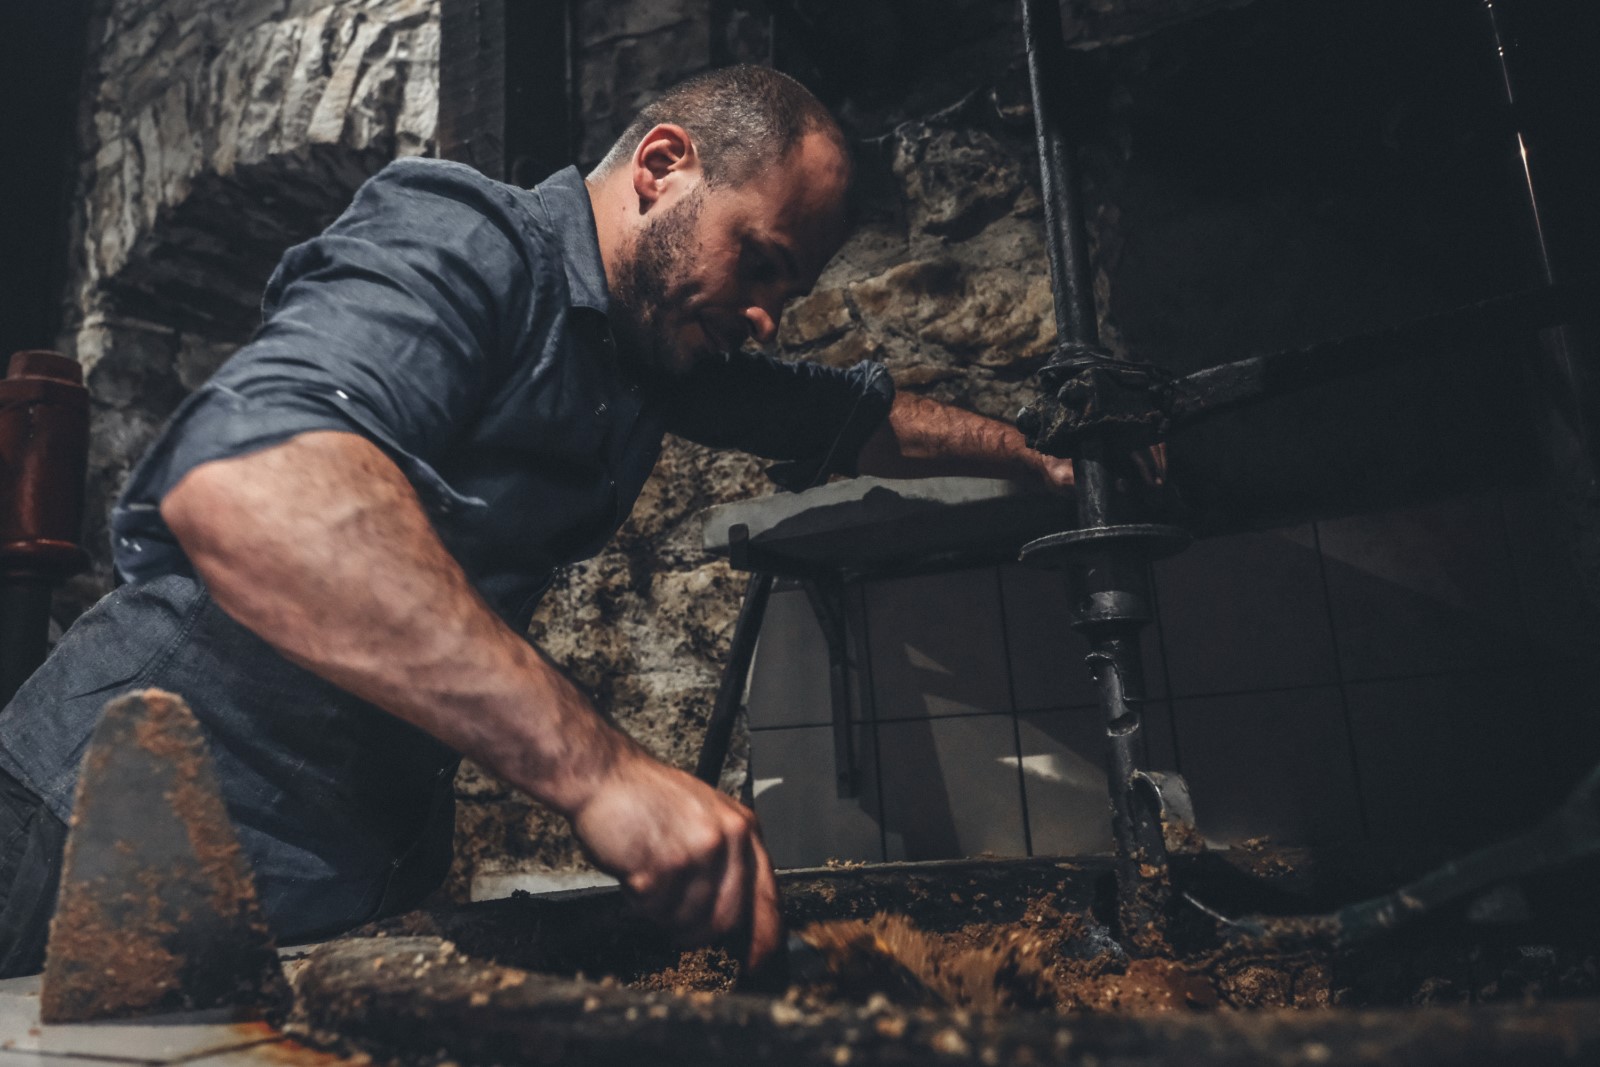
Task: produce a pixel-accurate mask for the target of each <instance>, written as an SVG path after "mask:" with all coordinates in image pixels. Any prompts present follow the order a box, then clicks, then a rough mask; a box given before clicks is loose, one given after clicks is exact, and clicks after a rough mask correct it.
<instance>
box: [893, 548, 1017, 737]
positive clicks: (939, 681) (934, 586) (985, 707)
mask: <svg viewBox="0 0 1600 1067" xmlns="http://www.w3.org/2000/svg"><path fill="white" fill-rule="evenodd" d="M865 594H866V607H867V624H868V628H869V640H870V648H871V673H872V685H873V694H874V700H875V704H876V713H877V717H878V719H879V720H880V721H881V720H883V719H904V718H921V717H926V716H938V715H960V714H969V713H974V712H995V711H1010V710H1011V694H1010V688H1011V687H1010V684H1009V681H1008V678H1007V674H1008V672H1007V670H1006V660H1005V656H1006V649H1005V642H1004V639H1003V632H1002V625H1001V616H1000V594H999V587H998V583H997V581H996V578H995V571H994V568H992V567H986V568H983V569H980V570H971V571H960V572H955V573H950V574H930V575H923V576H920V577H916V578H900V579H895V580H893V581H882V582H872V583H869V584H868V585H867V587H866V590H865Z"/></svg>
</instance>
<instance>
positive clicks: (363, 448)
mask: <svg viewBox="0 0 1600 1067" xmlns="http://www.w3.org/2000/svg"><path fill="white" fill-rule="evenodd" d="M161 513H162V517H163V518H164V519H165V520H166V522H167V524H168V526H169V527H170V528H171V529H172V531H173V533H174V534H175V535H176V536H177V538H178V540H179V542H180V543H181V544H182V545H183V548H184V551H185V552H186V553H187V554H188V556H189V559H190V561H191V562H192V563H193V565H194V567H195V570H196V572H197V573H198V574H199V575H200V577H201V578H202V579H203V580H204V581H205V583H206V585H207V587H208V588H209V590H210V591H211V595H212V596H213V597H214V598H215V599H216V601H217V603H218V605H219V606H221V607H222V609H223V610H224V611H226V612H227V613H228V614H229V615H231V616H233V617H234V618H235V619H237V620H238V621H239V622H241V623H242V624H244V625H245V626H246V627H248V628H249V629H250V630H252V631H254V632H255V633H256V634H257V635H259V636H260V637H261V638H262V639H263V640H265V641H267V642H268V643H269V644H271V645H272V646H273V647H274V648H276V649H277V650H278V651H279V652H281V653H282V654H283V655H284V656H286V657H287V658H289V659H291V660H293V661H295V662H297V663H299V664H301V665H302V666H304V667H306V668H307V669H309V670H311V671H313V672H314V673H316V674H318V675H320V676H322V677H324V678H326V679H328V680H329V681H331V682H333V683H334V684H336V685H338V686H339V687H340V688H342V689H345V690H347V691H349V692H351V693H354V694H355V695H356V696H359V697H361V698H362V699H365V700H367V701H370V702H371V703H373V704H376V705H378V706H380V707H382V708H384V709H386V710H388V711H389V712H391V713H392V714H394V715H397V716H399V717H400V718H402V719H405V720H406V721H408V722H411V723H413V724H415V725H416V726H419V727H421V728H422V729H424V730H426V731H428V732H429V733H431V734H433V735H434V736H435V737H437V738H439V739H440V740H442V741H444V742H445V743H446V744H448V745H450V746H451V747H452V748H454V749H456V750H457V751H459V752H461V753H463V754H465V755H468V756H470V757H472V758H473V759H474V760H476V761H478V762H479V763H481V764H483V765H484V766H485V767H486V768H488V769H489V770H490V771H492V772H493V773H495V774H496V775H497V776H499V777H501V778H504V779H505V780H506V781H508V782H510V783H511V784H513V785H515V786H517V787H518V788H520V789H523V790H525V791H527V792H528V793H530V794H532V795H533V796H534V797H536V798H538V799H539V800H541V801H543V802H545V803H548V804H550V805H551V806H552V807H554V808H556V809H557V810H559V811H562V812H564V813H568V814H570V813H572V812H573V811H575V810H576V809H577V808H578V807H580V806H581V805H582V804H583V803H584V801H585V800H586V799H587V792H588V791H589V790H590V789H591V788H592V787H593V784H594V783H595V782H597V781H599V780H601V779H602V778H603V777H604V775H605V773H606V772H607V770H608V766H609V763H610V762H611V761H613V760H614V759H615V758H616V757H617V756H618V755H619V754H620V752H621V750H623V749H624V748H626V747H628V746H629V745H630V744H631V743H630V742H628V741H627V739H626V738H625V737H623V736H622V735H621V734H620V733H619V732H618V731H616V730H615V729H613V728H612V727H610V726H609V725H607V724H606V723H605V722H603V721H602V720H601V718H600V717H599V716H598V715H597V714H596V713H595V711H594V710H593V708H592V707H591V706H590V705H589V702H588V701H587V699H586V698H585V697H584V696H583V695H582V694H581V693H580V692H579V691H578V690H577V689H576V688H575V687H574V686H573V685H572V684H571V682H569V681H568V680H567V678H566V677H565V676H564V675H562V673H561V672H560V671H559V670H557V669H556V668H555V667H554V666H552V665H551V664H549V663H548V662H546V661H545V660H544V659H543V658H542V657H541V656H540V655H539V654H538V652H537V651H536V650H535V649H534V648H532V647H531V646H530V645H529V644H528V643H527V642H526V641H524V640H522V639H521V638H520V637H518V636H517V635H516V634H515V633H513V632H512V631H511V630H510V629H509V628H508V627H507V626H506V625H505V624H504V623H503V622H501V621H500V619H499V618H498V617H497V616H495V615H494V613H493V612H492V611H491V610H490V609H489V607H488V606H487V605H486V604H485V603H484V601H483V600H482V599H481V598H480V597H479V596H478V594H477V592H476V591H475V590H474V589H473V588H472V586H471V585H470V584H469V583H468V581H467V578H466V575H465V574H464V573H463V572H462V570H461V567H460V565H459V564H457V563H456V561H455V560H454V559H453V558H452V557H451V556H450V555H449V553H448V552H447V551H446V550H445V548H444V546H443V544H441V543H440V541H439V538H438V536H437V535H436V534H435V533H434V531H433V528H432V526H431V524H430V523H429V522H428V519H427V516H426V515H425V514H424V512H423V510H422V507H421V504H420V503H419V501H418V500H417V497H416V494H415V492H414V490H413V489H412V488H411V485H410V484H409V483H408V482H407V481H406V479H405V477H404V476H403V475H402V474H401V473H400V471H399V470H398V469H397V468H396V467H395V465H394V464H393V463H392V462H391V461H390V460H389V458H388V457H387V456H385V455H384V454H383V453H382V452H381V451H380V450H379V449H378V448H377V447H376V446H374V445H373V444H371V443H370V442H369V441H367V440H365V439H364V438H361V437H358V436H356V435H353V434H345V433H310V434H303V435H301V436H298V437H295V438H293V439H291V440H289V441H287V442H285V443H283V444H281V445H277V446H275V447H273V448H270V449H266V450H264V451H261V452H257V453H252V454H250V455H247V456H242V457H238V458H235V459H228V460H222V461H218V462H213V463H207V464H204V465H202V466H200V467H197V468H196V469H194V470H193V471H191V472H190V473H189V474H188V475H187V476H186V477H185V478H184V479H183V480H182V481H181V482H179V483H178V485H177V486H175V487H174V488H173V489H172V491H171V492H169V493H168V494H167V496H166V499H165V500H164V501H163V502H162V505H161Z"/></svg>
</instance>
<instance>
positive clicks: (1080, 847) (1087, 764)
mask: <svg viewBox="0 0 1600 1067" xmlns="http://www.w3.org/2000/svg"><path fill="white" fill-rule="evenodd" d="M1017 725H1018V730H1019V732H1020V737H1021V741H1022V757H1021V761H1022V787H1023V790H1024V792H1025V794H1026V796H1027V800H1028V805H1027V814H1028V827H1029V830H1030V833H1031V841H1032V844H1033V854H1034V855H1035V856H1078V855H1084V854H1088V853H1094V852H1109V851H1111V850H1112V849H1113V848H1114V847H1115V842H1114V841H1113V840H1112V837H1111V802H1110V799H1109V797H1110V794H1109V792H1108V791H1107V788H1106V769H1105V768H1106V733H1105V725H1104V721H1103V720H1102V718H1101V715H1100V711H1099V709H1098V708H1070V709H1066V710H1063V711H1058V712H1043V713H1038V714H1032V715H1023V716H1020V717H1019V718H1018V724H1017Z"/></svg>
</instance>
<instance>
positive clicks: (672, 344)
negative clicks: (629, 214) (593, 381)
mask: <svg viewBox="0 0 1600 1067" xmlns="http://www.w3.org/2000/svg"><path fill="white" fill-rule="evenodd" d="M704 201H705V186H703V185H701V186H697V187H696V188H695V190H694V191H693V192H691V193H690V194H689V195H688V196H686V197H684V198H683V199H682V200H681V201H679V202H678V203H677V204H675V205H674V206H673V207H671V208H669V209H667V211H665V212H664V213H663V214H661V215H660V216H658V217H657V218H656V219H655V220H654V221H653V222H651V223H650V224H648V225H647V226H645V227H644V228H643V229H642V230H640V231H639V234H638V236H637V237H635V238H634V241H633V244H632V246H631V247H630V248H629V249H628V250H627V252H626V253H625V254H624V256H623V259H622V262H621V263H620V264H618V268H619V269H618V271H617V285H616V291H615V292H613V293H612V304H611V306H612V311H613V323H614V326H615V328H616V331H617V333H618V335H619V339H620V340H621V341H622V342H623V344H624V345H626V346H627V347H628V348H630V349H631V350H632V351H633V352H634V353H635V354H636V355H637V357H638V359H639V361H640V362H641V363H642V364H643V366H644V369H645V370H646V371H648V372H650V373H651V374H675V373H683V372H684V371H686V370H688V363H689V361H688V360H686V359H685V358H683V356H681V355H680V354H679V352H678V342H677V339H676V336H675V332H676V331H675V330H674V329H673V326H674V323H673V322H672V321H671V320H672V315H671V311H673V310H679V309H681V305H682V303H683V301H682V300H681V298H680V299H674V298H673V282H674V280H675V279H682V278H684V277H686V276H687V274H688V271H687V267H688V264H689V263H690V261H691V259H692V258H693V251H694V247H695V245H696V225H697V223H698V222H699V220H700V209H701V208H702V207H703V206H704ZM674 305H678V307H675V306H674Z"/></svg>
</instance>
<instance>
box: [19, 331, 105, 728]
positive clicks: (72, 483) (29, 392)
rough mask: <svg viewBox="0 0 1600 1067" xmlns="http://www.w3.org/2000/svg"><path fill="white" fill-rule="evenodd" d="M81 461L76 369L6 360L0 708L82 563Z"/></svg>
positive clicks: (50, 357)
mask: <svg viewBox="0 0 1600 1067" xmlns="http://www.w3.org/2000/svg"><path fill="white" fill-rule="evenodd" d="M88 455H89V391H88V390H87V389H85V388H84V385H83V368H82V367H80V366H79V365H78V363H77V362H76V361H74V360H71V359H68V358H67V357H66V356H63V355H61V354H60V353H57V352H42V351H27V352H18V353H16V354H15V355H13V356H12V357H11V363H10V365H9V367H8V368H7V373H6V376H5V378H4V379H0V704H3V703H5V702H7V701H9V700H10V699H11V696H12V694H13V693H15V692H16V689H17V687H18V686H20V685H21V684H22V682H23V681H24V680H26V679H27V677H28V675H29V674H32V673H33V671H34V669H35V668H37V667H38V665H39V663H40V662H42V661H43V659H44V654H45V648H46V644H47V640H48V635H49V626H50V614H49V612H50V589H51V587H52V586H54V585H55V584H56V583H58V582H60V581H61V580H62V579H63V578H65V577H67V576H68V575H69V574H72V573H73V572H74V571H77V570H80V569H82V567H83V566H84V564H85V563H86V562H87V561H88V556H87V554H86V553H85V552H84V551H83V548H82V547H81V546H80V545H79V543H78V540H79V537H80V536H81V530H82V526H83V488H84V475H85V471H86V468H87V464H88Z"/></svg>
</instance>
